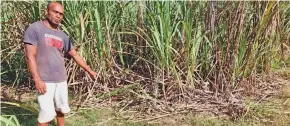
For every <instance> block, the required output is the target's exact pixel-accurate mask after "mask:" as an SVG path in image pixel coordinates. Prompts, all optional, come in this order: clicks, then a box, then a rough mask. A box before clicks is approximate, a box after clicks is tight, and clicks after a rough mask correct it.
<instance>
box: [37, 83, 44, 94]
mask: <svg viewBox="0 0 290 126" xmlns="http://www.w3.org/2000/svg"><path fill="white" fill-rule="evenodd" d="M35 88H36V90H37V91H38V93H40V94H45V93H46V86H45V83H44V82H43V81H35Z"/></svg>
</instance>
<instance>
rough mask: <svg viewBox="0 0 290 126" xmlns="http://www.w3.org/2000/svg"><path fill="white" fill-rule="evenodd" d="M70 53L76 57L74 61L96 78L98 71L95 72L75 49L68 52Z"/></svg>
mask: <svg viewBox="0 0 290 126" xmlns="http://www.w3.org/2000/svg"><path fill="white" fill-rule="evenodd" d="M68 54H69V55H70V56H71V57H72V58H73V59H74V61H75V62H76V63H77V64H78V65H79V66H80V67H81V68H83V69H84V70H85V71H87V72H88V73H89V74H90V76H91V77H92V78H95V77H96V75H97V73H96V72H94V71H93V70H92V69H91V68H90V67H89V66H88V65H87V63H86V62H85V61H84V60H83V58H82V57H81V56H80V55H79V54H78V53H77V52H76V50H75V49H72V50H70V51H69V52H68Z"/></svg>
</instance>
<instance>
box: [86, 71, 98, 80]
mask: <svg viewBox="0 0 290 126" xmlns="http://www.w3.org/2000/svg"><path fill="white" fill-rule="evenodd" d="M88 73H89V75H90V77H91V78H92V79H96V77H97V74H98V73H96V72H95V71H89V72H88Z"/></svg>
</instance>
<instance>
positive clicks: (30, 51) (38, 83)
mask: <svg viewBox="0 0 290 126" xmlns="http://www.w3.org/2000/svg"><path fill="white" fill-rule="evenodd" d="M24 47H25V53H26V62H27V66H28V69H29V71H30V73H31V75H32V78H33V80H34V82H35V88H36V89H37V90H38V92H39V93H40V94H44V93H45V92H46V86H45V84H44V82H43V81H42V80H41V78H40V76H39V74H38V67H37V64H36V60H35V57H36V52H37V46H34V45H31V44H25V46H24Z"/></svg>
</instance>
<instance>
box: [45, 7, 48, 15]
mask: <svg viewBox="0 0 290 126" xmlns="http://www.w3.org/2000/svg"><path fill="white" fill-rule="evenodd" d="M47 14H48V9H47V8H46V9H45V16H47Z"/></svg>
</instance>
